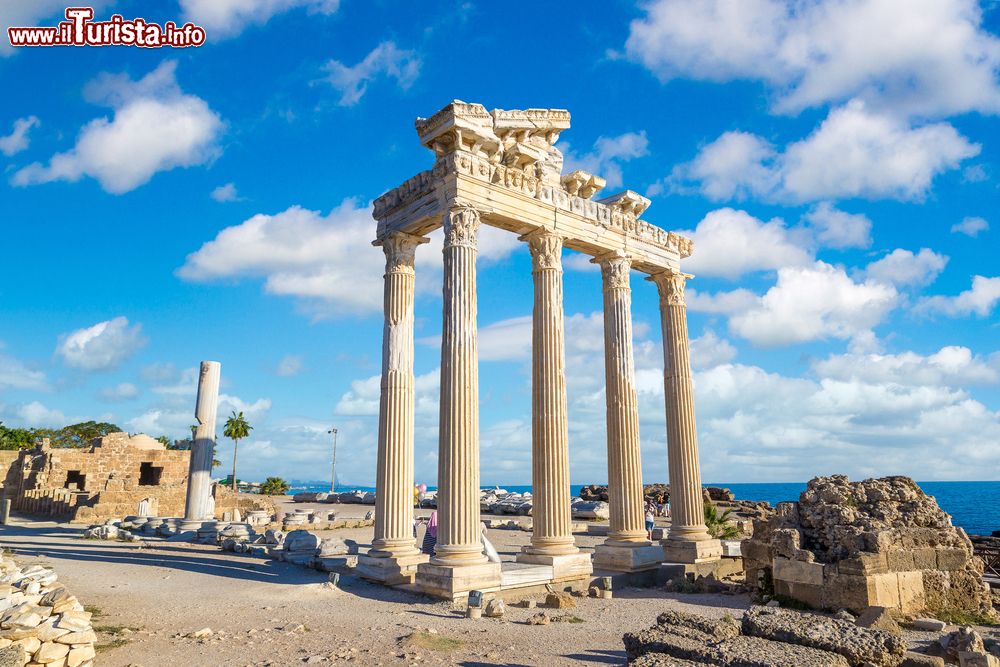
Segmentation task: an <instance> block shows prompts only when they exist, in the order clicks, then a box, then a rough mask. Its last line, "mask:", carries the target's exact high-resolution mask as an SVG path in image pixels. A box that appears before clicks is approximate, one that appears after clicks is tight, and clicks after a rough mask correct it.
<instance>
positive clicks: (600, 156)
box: [558, 132, 649, 188]
mask: <svg viewBox="0 0 1000 667" xmlns="http://www.w3.org/2000/svg"><path fill="white" fill-rule="evenodd" d="M558 147H559V150H561V151H562V152H563V154H564V156H565V161H566V162H565V167H564V169H563V173H569V172H571V171H574V170H576V169H582V170H583V171H585V172H587V173H588V174H595V175H597V176H600V177H601V178H603V179H605V180H606V181H607V186H606V187H607V188H618V187H621V186H622V183H623V179H622V163H623V162H628V161H629V160H633V159H635V158H639V157H645V156H646V155H649V140H648V139H646V133H645V132H626V133H624V134H619V135H618V136H616V137H599V138H598V139H597V141H595V142H594V147H593V149H591V150H590V151H588V152H586V153H580V154H578V153H577V152H576V151H574V150H573V148H572V147H571V146H570V144H568V143H567V142H560V143H559V146H558Z"/></svg>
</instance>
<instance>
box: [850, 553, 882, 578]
mask: <svg viewBox="0 0 1000 667" xmlns="http://www.w3.org/2000/svg"><path fill="white" fill-rule="evenodd" d="M837 571H838V572H840V573H841V574H860V575H865V576H867V575H871V574H883V573H885V572H888V571H889V564H888V562H887V560H886V555H885V554H884V553H867V552H862V553H859V554H858V555H857V556H855V557H853V558H845V559H843V560H841V561H840V562H838V563H837Z"/></svg>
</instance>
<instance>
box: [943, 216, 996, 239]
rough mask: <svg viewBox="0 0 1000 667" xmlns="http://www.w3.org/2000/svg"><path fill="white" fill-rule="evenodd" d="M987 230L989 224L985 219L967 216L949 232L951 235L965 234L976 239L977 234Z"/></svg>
mask: <svg viewBox="0 0 1000 667" xmlns="http://www.w3.org/2000/svg"><path fill="white" fill-rule="evenodd" d="M989 228H990V223H988V222H986V220H985V219H983V218H979V217H972V216H969V217H965V218H963V219H962V222H959V223H957V224H954V225H952V226H951V231H952V233H953V234H965V235H966V236H971V237H972V238H976V237H977V236H979V232H985V231H986V230H988V229H989Z"/></svg>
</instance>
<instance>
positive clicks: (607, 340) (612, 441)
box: [594, 253, 652, 572]
mask: <svg viewBox="0 0 1000 667" xmlns="http://www.w3.org/2000/svg"><path fill="white" fill-rule="evenodd" d="M594 261H595V262H597V263H599V264H600V265H601V276H602V278H603V288H604V372H605V380H606V389H605V391H606V394H607V410H608V412H607V415H608V419H607V423H608V506H609V510H610V515H611V516H610V530H609V532H608V539H607V540H606V541H605V543H604V544H602V545H599V546H598V547H597V548H596V550H595V554H594V566H595V567H596V568H601V569H618V570H621V571H626V572H627V571H632V570H634V569H645V568H646V566H647V560H648V559H649V558H651V553H652V552H650V551H648V550H644V549H645V548H646V547H649V546H650V545H651V544H652V543H651V542H650V541H649V540H648V539H647V536H646V526H645V513H644V511H643V502H642V459H641V454H640V451H639V405H638V399H637V397H636V390H635V361H634V359H633V353H632V312H631V307H632V297H631V292H632V290H631V287H630V285H629V271H630V270H631V262H630V261H629V258H628V257H626V256H625V255H623V254H621V253H611V254H607V255H603V256H601V257H598V258H596V259H595V260H594Z"/></svg>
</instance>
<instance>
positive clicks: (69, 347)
mask: <svg viewBox="0 0 1000 667" xmlns="http://www.w3.org/2000/svg"><path fill="white" fill-rule="evenodd" d="M145 344H146V337H145V336H143V335H142V325H141V324H139V323H136V324H134V325H129V323H128V318H126V317H124V316H121V315H119V316H118V317H116V318H114V319H110V320H105V321H104V322H98V323H97V324H95V325H93V326H90V327H85V328H83V329H77V330H76V331H72V332H70V333H67V334H63V335H62V336H60V338H59V345H58V346H57V347H56V354H57V355H59V356H60V357H62V359H63V363H65V364H66V365H67V366H69V367H70V368H79V369H81V370H85V371H107V370H111V369H114V368H117V367H118V366H119V365H121V363H122V362H123V361H125V360H126V359H128V358H129V357H131V356H132V355H133V354H134V353H135V352H136V351H138V350H139V348H141V347H142V346H144V345H145Z"/></svg>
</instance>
